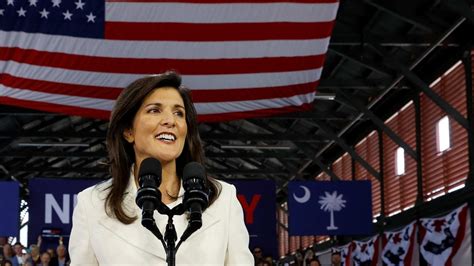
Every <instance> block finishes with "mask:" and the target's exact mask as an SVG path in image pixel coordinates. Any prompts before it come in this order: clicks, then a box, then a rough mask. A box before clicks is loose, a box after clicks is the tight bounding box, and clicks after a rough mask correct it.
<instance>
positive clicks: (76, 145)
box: [17, 142, 90, 147]
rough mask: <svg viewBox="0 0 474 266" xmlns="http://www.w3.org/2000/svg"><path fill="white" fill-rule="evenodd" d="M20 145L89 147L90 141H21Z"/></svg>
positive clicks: (18, 144)
mask: <svg viewBox="0 0 474 266" xmlns="http://www.w3.org/2000/svg"><path fill="white" fill-rule="evenodd" d="M17 146H18V147H89V146H90V145H89V143H34V142H20V143H17Z"/></svg>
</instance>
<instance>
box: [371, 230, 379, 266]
mask: <svg viewBox="0 0 474 266" xmlns="http://www.w3.org/2000/svg"><path fill="white" fill-rule="evenodd" d="M379 249H380V238H379V237H376V238H375V242H374V254H373V255H372V262H371V263H370V265H371V266H377V263H378V262H379V251H380V250H379Z"/></svg>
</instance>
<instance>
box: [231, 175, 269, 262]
mask: <svg viewBox="0 0 474 266" xmlns="http://www.w3.org/2000/svg"><path fill="white" fill-rule="evenodd" d="M226 181H228V180H226ZM228 182H229V183H231V184H233V185H235V187H236V188H237V197H238V199H239V201H240V204H241V205H242V208H243V210H244V216H245V225H246V226H247V230H248V231H249V235H250V249H251V250H253V249H254V248H255V247H260V248H261V249H262V250H263V253H264V255H271V256H272V257H273V258H278V251H277V232H276V188H275V182H274V181H271V180H229V181H228Z"/></svg>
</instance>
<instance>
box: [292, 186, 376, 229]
mask: <svg viewBox="0 0 474 266" xmlns="http://www.w3.org/2000/svg"><path fill="white" fill-rule="evenodd" d="M288 204H289V206H288V209H289V233H290V235H355V234H357V235H370V234H371V233H372V197H371V184H370V181H336V182H331V181H317V182H315V181H293V182H290V184H289V186H288Z"/></svg>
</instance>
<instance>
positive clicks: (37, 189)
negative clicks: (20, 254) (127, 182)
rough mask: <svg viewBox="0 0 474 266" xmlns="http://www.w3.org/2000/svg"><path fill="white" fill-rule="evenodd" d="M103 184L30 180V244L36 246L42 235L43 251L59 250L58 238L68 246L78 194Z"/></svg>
mask: <svg viewBox="0 0 474 266" xmlns="http://www.w3.org/2000/svg"><path fill="white" fill-rule="evenodd" d="M100 181H101V180H97V179H88V180H81V179H74V180H70V179H52V178H51V179H50V178H35V179H31V180H30V182H29V189H30V199H29V212H30V213H29V214H30V216H29V217H30V220H29V222H28V244H35V243H36V241H37V238H38V236H39V235H42V236H43V243H44V244H43V246H42V248H46V247H48V246H53V247H56V246H57V245H58V240H59V239H58V238H59V237H61V236H63V237H64V242H65V243H66V244H67V242H68V240H69V234H70V233H71V227H72V211H73V209H74V206H76V203H77V194H78V193H79V192H81V191H82V190H84V189H85V188H87V187H90V186H92V185H94V184H97V183H98V182H100ZM23 244H25V243H23Z"/></svg>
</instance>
